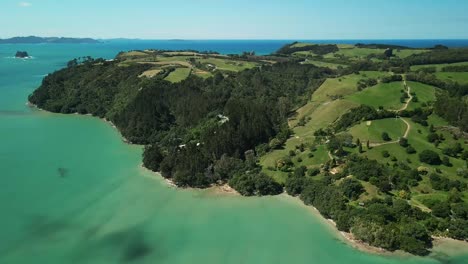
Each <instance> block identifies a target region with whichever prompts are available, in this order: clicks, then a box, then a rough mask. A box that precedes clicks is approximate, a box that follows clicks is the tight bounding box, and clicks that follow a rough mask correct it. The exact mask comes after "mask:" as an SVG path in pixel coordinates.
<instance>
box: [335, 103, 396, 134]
mask: <svg viewBox="0 0 468 264" xmlns="http://www.w3.org/2000/svg"><path fill="white" fill-rule="evenodd" d="M395 116H396V114H395V113H394V112H391V111H386V110H380V111H377V110H376V109H375V108H373V107H372V106H367V105H361V106H358V107H355V108H353V109H351V110H350V111H348V112H347V113H346V114H344V115H342V116H341V117H340V118H339V119H338V120H337V121H336V122H335V123H334V124H332V127H333V129H334V130H335V131H343V130H346V129H347V128H349V127H351V126H352V125H354V124H356V123H359V122H361V121H363V120H377V119H385V118H390V117H395Z"/></svg>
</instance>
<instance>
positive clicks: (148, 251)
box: [75, 226, 167, 263]
mask: <svg viewBox="0 0 468 264" xmlns="http://www.w3.org/2000/svg"><path fill="white" fill-rule="evenodd" d="M99 232H100V227H92V228H88V229H86V230H84V236H83V240H82V242H81V245H80V246H79V248H78V249H77V252H76V253H78V255H76V256H75V262H76V263H82V262H86V261H87V260H93V259H101V258H102V259H104V260H107V261H109V263H115V260H113V259H112V258H115V257H116V255H117V257H116V258H117V262H119V263H137V262H139V261H141V260H143V259H145V258H147V257H151V260H152V262H153V263H159V262H161V261H162V260H163V259H165V258H166V257H167V255H166V254H167V253H166V251H165V250H163V246H162V245H163V243H164V241H163V239H162V238H161V237H158V239H157V240H154V239H152V240H153V241H158V243H157V244H155V243H150V242H149V239H148V237H147V235H146V234H145V232H144V230H143V228H142V227H140V226H137V227H130V228H127V229H122V230H119V231H115V232H113V233H110V234H107V235H104V236H99ZM112 261H114V262H112Z"/></svg>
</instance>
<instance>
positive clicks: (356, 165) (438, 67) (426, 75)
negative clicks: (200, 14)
mask: <svg viewBox="0 0 468 264" xmlns="http://www.w3.org/2000/svg"><path fill="white" fill-rule="evenodd" d="M29 101H30V102H31V103H32V104H34V105H36V106H37V107H39V108H41V109H44V110H47V111H51V112H57V113H64V114H72V113H79V114H91V115H93V116H97V117H100V118H105V119H107V120H110V121H112V123H113V124H115V126H116V127H117V128H118V129H119V131H120V132H121V133H122V135H123V136H124V137H125V138H126V139H127V141H128V142H129V143H135V144H141V145H146V147H145V149H144V152H143V164H144V166H145V167H146V168H148V169H150V170H153V171H157V172H160V173H161V175H162V176H163V177H165V178H167V179H168V180H170V181H172V182H173V183H174V184H175V185H177V186H179V187H197V188H205V187H210V186H212V185H223V184H228V185H229V186H231V187H232V188H233V189H235V190H236V191H237V192H238V193H239V194H241V195H245V196H251V195H258V196H261V195H277V194H281V193H283V192H286V193H288V194H289V195H291V196H296V197H298V198H299V199H301V200H302V201H303V202H304V203H305V204H306V205H311V206H314V207H315V208H316V209H317V210H318V211H319V212H320V214H321V215H322V216H323V217H325V218H327V219H330V220H332V221H333V222H334V223H335V225H336V228H337V229H338V230H339V231H342V232H344V233H343V234H345V235H346V236H347V237H348V238H350V239H351V241H359V242H361V243H364V244H366V245H370V246H372V247H374V248H380V249H384V250H387V251H395V250H402V251H406V252H409V253H412V254H416V255H427V254H429V253H430V252H431V251H430V250H431V248H432V247H433V240H436V239H438V238H440V237H446V238H447V237H448V238H453V239H458V240H462V241H468V168H467V165H468V146H467V142H468V49H466V48H447V47H444V46H441V45H437V46H435V47H434V48H427V49H423V48H419V49H415V48H407V47H403V46H394V45H393V46H392V45H383V44H370V45H365V44H356V45H349V44H327V45H319V44H314V43H302V42H294V43H291V44H288V45H285V46H283V47H282V48H280V49H279V50H278V51H277V52H275V53H273V54H270V55H265V56H258V55H255V54H254V53H253V52H244V53H242V54H234V55H222V54H216V53H201V52H197V51H193V50H185V51H174V50H173V51H167V50H153V49H151V50H150V49H147V50H133V51H128V52H121V53H119V54H118V55H117V56H116V57H115V58H114V59H113V60H105V59H93V58H91V57H84V58H77V59H74V60H71V61H69V62H68V64H67V67H65V68H63V69H61V70H58V71H56V72H54V73H52V74H49V75H47V77H45V78H44V80H43V82H42V85H41V86H40V87H39V88H38V89H37V90H35V91H34V93H33V94H32V95H31V96H30V97H29Z"/></svg>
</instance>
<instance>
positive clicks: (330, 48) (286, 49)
mask: <svg viewBox="0 0 468 264" xmlns="http://www.w3.org/2000/svg"><path fill="white" fill-rule="evenodd" d="M296 44H298V42H294V43H291V44H287V45H285V46H283V47H281V48H280V49H279V50H278V51H277V52H276V53H277V54H286V55H289V54H293V53H294V52H298V51H310V52H313V53H314V54H317V55H325V54H328V53H333V52H337V51H339V49H338V46H337V45H335V44H325V45H312V44H311V45H296ZM295 45H296V46H295Z"/></svg>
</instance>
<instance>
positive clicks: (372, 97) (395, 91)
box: [346, 82, 404, 109]
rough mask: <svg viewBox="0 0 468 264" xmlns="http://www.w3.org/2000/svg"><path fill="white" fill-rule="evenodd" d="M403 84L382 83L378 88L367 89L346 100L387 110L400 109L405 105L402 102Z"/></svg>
mask: <svg viewBox="0 0 468 264" xmlns="http://www.w3.org/2000/svg"><path fill="white" fill-rule="evenodd" d="M403 88H404V87H403V83H401V82H392V83H380V84H378V85H376V86H373V87H370V88H366V89H364V90H362V91H360V92H357V93H355V94H352V95H350V96H348V97H347V98H346V99H348V100H350V101H352V102H355V103H357V104H364V105H369V106H373V107H375V108H378V107H379V106H383V107H384V108H385V109H400V108H401V107H402V106H403V104H402V103H401V102H400V97H401V90H402V89H403Z"/></svg>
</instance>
